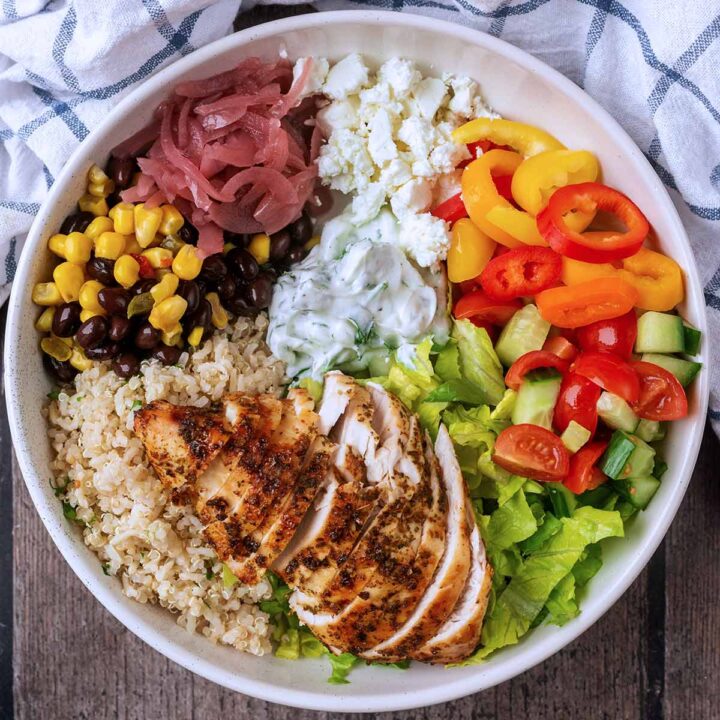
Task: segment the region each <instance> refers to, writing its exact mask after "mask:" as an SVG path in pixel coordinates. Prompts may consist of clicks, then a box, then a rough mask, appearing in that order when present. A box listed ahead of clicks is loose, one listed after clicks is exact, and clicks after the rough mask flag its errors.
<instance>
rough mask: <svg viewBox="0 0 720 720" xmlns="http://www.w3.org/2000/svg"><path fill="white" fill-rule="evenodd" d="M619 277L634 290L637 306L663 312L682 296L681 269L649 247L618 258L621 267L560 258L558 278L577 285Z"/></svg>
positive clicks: (683, 292) (683, 291)
mask: <svg viewBox="0 0 720 720" xmlns="http://www.w3.org/2000/svg"><path fill="white" fill-rule="evenodd" d="M615 277H617V278H620V279H622V280H624V281H625V282H626V283H628V284H629V285H632V286H633V287H634V288H635V289H636V290H637V292H638V301H637V307H639V308H640V309H642V310H656V311H657V312H666V311H667V310H672V309H673V308H674V307H675V306H676V305H677V304H678V303H681V302H682V301H683V298H684V297H685V287H684V283H683V273H682V268H681V267H680V266H679V265H678V264H677V263H676V262H675V261H674V260H673V259H672V258H670V257H668V256H667V255H663V254H662V253H659V252H655V251H654V250H650V249H649V248H645V247H643V248H640V250H638V252H637V253H635V255H632V256H630V257H629V258H625V259H624V260H622V264H621V267H619V268H616V267H615V266H614V265H612V264H610V263H586V262H580V261H579V260H571V259H570V258H563V272H562V280H563V282H564V283H565V284H566V285H577V284H578V283H584V282H587V281H588V280H592V279H596V278H615Z"/></svg>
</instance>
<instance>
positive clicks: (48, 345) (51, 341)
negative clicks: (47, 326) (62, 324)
mask: <svg viewBox="0 0 720 720" xmlns="http://www.w3.org/2000/svg"><path fill="white" fill-rule="evenodd" d="M40 348H41V349H42V351H43V352H44V353H46V354H47V355H49V356H50V357H52V358H55V360H58V361H59V362H65V361H66V360H69V359H70V356H71V355H72V350H71V349H70V348H69V347H68V346H67V345H66V344H65V343H64V342H63V341H62V340H61V339H60V338H58V337H55V336H54V335H50V337H44V338H43V339H42V340H41V341H40Z"/></svg>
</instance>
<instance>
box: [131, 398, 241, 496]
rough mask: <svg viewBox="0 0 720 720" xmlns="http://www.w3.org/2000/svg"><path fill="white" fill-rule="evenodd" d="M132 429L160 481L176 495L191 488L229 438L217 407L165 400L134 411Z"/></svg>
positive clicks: (156, 401)
mask: <svg viewBox="0 0 720 720" xmlns="http://www.w3.org/2000/svg"><path fill="white" fill-rule="evenodd" d="M134 429H135V433H136V434H137V436H138V437H139V438H140V440H141V441H142V443H143V445H144V446H145V451H146V452H147V456H148V459H149V460H150V464H151V465H152V466H153V468H154V469H155V472H156V473H157V476H158V477H159V478H160V481H161V482H162V483H163V485H164V486H165V487H167V488H169V489H172V490H173V491H174V492H175V494H176V495H177V494H178V491H179V490H180V489H181V488H184V487H187V488H188V489H190V490H193V489H194V486H195V481H196V480H197V478H198V476H199V475H200V474H202V473H203V472H204V471H205V470H206V469H207V467H208V465H210V463H211V462H212V461H213V460H214V459H215V457H216V456H217V455H218V453H219V452H220V450H222V448H223V447H224V446H225V443H226V442H227V440H228V438H229V437H230V434H229V432H228V430H227V429H226V428H225V422H224V417H223V413H222V410H221V409H220V408H218V407H216V406H212V407H210V408H196V407H180V406H177V405H172V404H171V403H169V402H166V401H165V400H155V401H154V402H151V403H148V404H147V405H145V407H143V408H141V409H140V410H138V411H136V413H135V419H134Z"/></svg>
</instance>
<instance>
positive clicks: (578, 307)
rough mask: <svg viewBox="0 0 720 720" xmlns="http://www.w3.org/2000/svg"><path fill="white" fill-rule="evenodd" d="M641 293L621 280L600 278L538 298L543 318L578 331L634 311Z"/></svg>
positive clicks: (550, 291) (545, 291) (552, 290)
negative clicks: (594, 323)
mask: <svg viewBox="0 0 720 720" xmlns="http://www.w3.org/2000/svg"><path fill="white" fill-rule="evenodd" d="M637 300H638V291H637V290H636V289H635V288H634V287H633V286H632V285H630V284H628V283H627V282H625V281H624V280H622V279H621V278H619V277H615V278H612V279H608V278H598V279H596V280H589V281H588V282H584V283H580V284H578V285H572V286H569V287H557V288H550V289H549V290H543V291H542V292H540V293H538V294H537V295H536V296H535V303H536V304H537V308H538V310H539V312H540V315H541V316H542V317H543V318H544V319H545V320H547V321H548V322H549V323H550V324H551V325H556V326H557V327H561V328H576V327H582V326H583V325H589V324H590V323H593V322H597V321H598V320H609V319H610V318H615V317H620V315H625V313H627V312H630V310H631V309H632V308H633V307H635V305H636V304H637Z"/></svg>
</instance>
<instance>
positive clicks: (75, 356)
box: [70, 346, 93, 372]
mask: <svg viewBox="0 0 720 720" xmlns="http://www.w3.org/2000/svg"><path fill="white" fill-rule="evenodd" d="M70 364H71V365H72V366H73V367H74V368H75V369H76V370H78V371H79V372H84V371H85V370H89V369H90V368H91V367H92V365H93V363H92V360H90V358H88V357H87V356H86V355H85V353H84V352H83V351H82V349H81V348H79V347H77V346H76V347H73V349H72V352H71V354H70Z"/></svg>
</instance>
